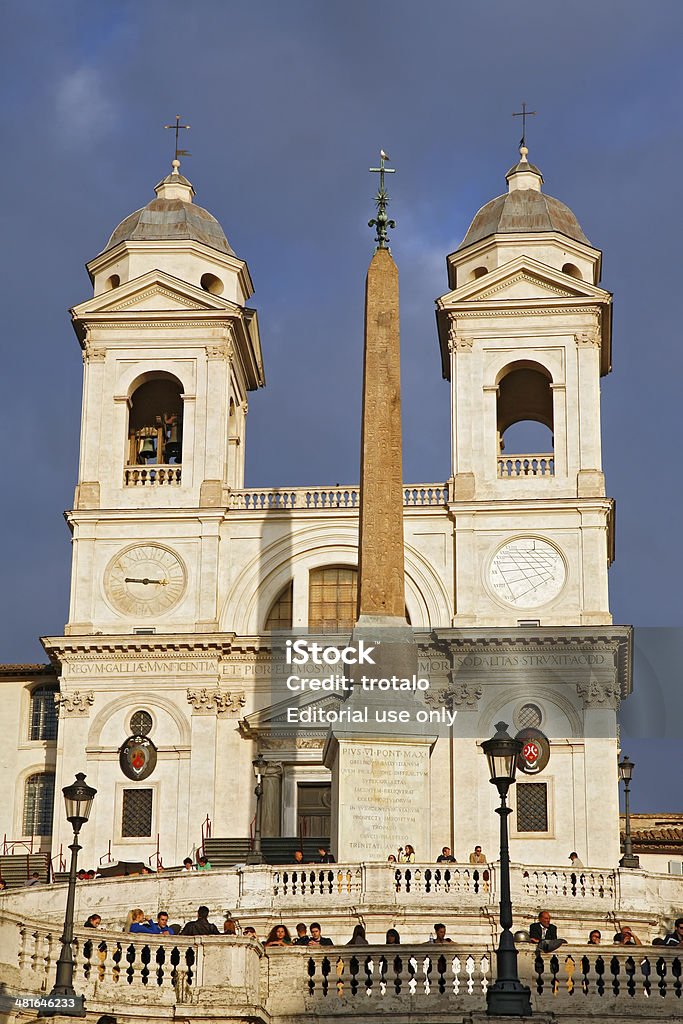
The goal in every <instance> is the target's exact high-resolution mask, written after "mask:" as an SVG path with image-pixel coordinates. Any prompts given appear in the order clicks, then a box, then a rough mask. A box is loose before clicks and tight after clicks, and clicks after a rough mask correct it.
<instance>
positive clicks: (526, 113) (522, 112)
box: [512, 103, 536, 148]
mask: <svg viewBox="0 0 683 1024" xmlns="http://www.w3.org/2000/svg"><path fill="white" fill-rule="evenodd" d="M512 116H513V117H521V119H522V138H521V139H520V141H519V145H520V148H521V147H522V146H526V119H527V117H535V116H536V111H535V110H527V109H526V103H522V109H521V110H520V111H519V112H518V113H516V114H513V115H512Z"/></svg>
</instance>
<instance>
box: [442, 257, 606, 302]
mask: <svg viewBox="0 0 683 1024" xmlns="http://www.w3.org/2000/svg"><path fill="white" fill-rule="evenodd" d="M605 298H608V293H607V292H605V291H603V289H602V288H597V287H596V286H595V285H593V284H590V283H589V282H588V281H578V280H577V279H576V278H574V277H570V276H569V275H568V274H563V273H562V271H561V270H556V269H555V268H554V267H549V266H547V265H546V264H544V263H540V262H539V261H537V260H534V259H532V258H531V257H530V256H518V257H516V259H514V260H511V261H510V262H509V263H506V264H504V265H503V266H502V267H497V268H496V269H495V270H493V271H491V272H490V273H489V274H485V275H484V276H483V277H479V278H477V280H476V281H468V282H467V284H464V285H461V286H460V287H459V288H456V289H455V290H454V291H452V292H449V293H448V294H447V295H444V296H442V298H441V299H440V300H439V305H440V307H441V308H447V307H448V306H451V305H455V304H457V303H460V302H505V301H517V302H519V301H521V302H532V301H533V300H534V299H540V300H543V301H546V302H547V301H549V300H553V299H586V300H591V301H595V300H598V301H599V300H604V299H605Z"/></svg>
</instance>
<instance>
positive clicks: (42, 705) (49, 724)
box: [29, 685, 59, 740]
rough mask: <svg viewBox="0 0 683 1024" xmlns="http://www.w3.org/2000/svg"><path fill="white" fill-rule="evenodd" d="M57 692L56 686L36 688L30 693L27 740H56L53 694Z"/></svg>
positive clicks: (55, 714) (55, 709) (55, 715)
mask: <svg viewBox="0 0 683 1024" xmlns="http://www.w3.org/2000/svg"><path fill="white" fill-rule="evenodd" d="M58 692H59V687H58V686H54V685H53V686H36V687H35V689H34V690H32V691H31V719H30V724H29V739H32V740H56V739H57V721H58V718H57V706H56V704H55V694H56V693H58Z"/></svg>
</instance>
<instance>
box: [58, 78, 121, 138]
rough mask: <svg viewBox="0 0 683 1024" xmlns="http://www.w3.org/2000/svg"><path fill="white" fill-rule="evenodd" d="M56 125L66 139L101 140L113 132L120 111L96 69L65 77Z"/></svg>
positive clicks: (59, 89)
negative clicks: (113, 124) (85, 136)
mask: <svg viewBox="0 0 683 1024" xmlns="http://www.w3.org/2000/svg"><path fill="white" fill-rule="evenodd" d="M55 113H56V124H57V127H58V129H59V132H60V134H61V136H62V137H63V138H66V139H68V140H73V139H75V138H80V139H82V138H83V136H84V135H87V137H88V139H89V140H92V138H93V136H95V137H99V136H101V135H104V134H105V133H107V132H108V131H110V130H111V125H112V121H114V120H115V118H116V108H115V106H114V104H113V102H112V101H111V100H110V98H109V97H108V96H107V94H106V91H105V87H104V83H103V81H102V77H101V75H100V73H99V72H98V71H96V70H95V68H92V67H81V68H78V69H77V70H75V71H71V72H70V73H69V74H67V75H64V77H63V78H62V79H61V81H60V82H59V83H58V85H57V88H56V90H55Z"/></svg>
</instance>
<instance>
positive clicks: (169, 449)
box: [164, 441, 181, 462]
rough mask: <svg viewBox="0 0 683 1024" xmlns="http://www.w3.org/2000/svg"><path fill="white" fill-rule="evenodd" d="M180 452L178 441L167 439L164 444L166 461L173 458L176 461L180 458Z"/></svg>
mask: <svg viewBox="0 0 683 1024" xmlns="http://www.w3.org/2000/svg"><path fill="white" fill-rule="evenodd" d="M180 452H181V444H180V441H169V442H168V443H167V444H166V445H164V458H165V459H166V462H170V461H171V459H174V460H175V461H176V462H178V460H179V458H180Z"/></svg>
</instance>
